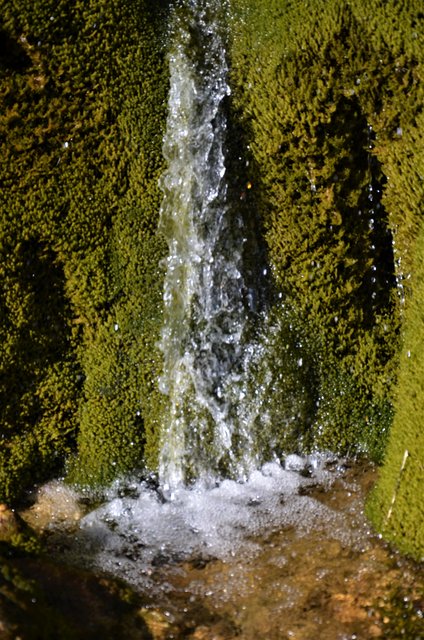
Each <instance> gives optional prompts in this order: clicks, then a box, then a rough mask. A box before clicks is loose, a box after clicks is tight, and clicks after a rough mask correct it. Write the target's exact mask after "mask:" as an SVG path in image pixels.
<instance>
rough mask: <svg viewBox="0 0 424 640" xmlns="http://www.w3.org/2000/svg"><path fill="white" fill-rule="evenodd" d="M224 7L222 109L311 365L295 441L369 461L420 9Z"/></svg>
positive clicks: (393, 296) (408, 233)
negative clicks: (302, 430)
mask: <svg viewBox="0 0 424 640" xmlns="http://www.w3.org/2000/svg"><path fill="white" fill-rule="evenodd" d="M231 4H232V7H233V11H234V13H235V17H234V24H233V34H234V37H233V39H232V44H231V58H232V84H233V86H234V92H233V103H232V109H233V111H234V113H235V114H236V115H235V116H234V118H238V120H239V122H241V123H242V124H241V127H242V128H243V129H244V131H245V132H246V133H245V140H244V141H243V142H245V143H246V139H247V142H248V145H249V148H246V146H245V153H246V155H247V156H249V157H250V160H251V162H250V171H251V178H250V179H251V181H252V183H253V185H254V189H255V192H256V193H255V202H256V204H257V206H258V209H259V213H260V218H261V226H262V229H263V233H264V236H265V239H266V242H267V246H268V257H269V261H270V263H271V265H272V272H273V276H274V283H275V285H276V287H277V288H278V290H279V291H280V293H281V294H282V296H281V298H280V299H281V300H282V304H280V303H276V304H275V303H274V306H276V307H277V310H276V313H277V315H278V313H284V312H283V307H284V308H287V307H289V308H291V309H292V310H293V313H294V315H295V316H296V318H297V332H298V343H300V344H302V345H303V351H304V353H305V357H306V358H307V360H308V361H309V362H310V366H309V374H308V375H309V379H310V388H311V400H312V399H313V397H312V394H314V395H315V402H310V407H315V408H314V409H313V410H312V414H311V415H310V417H309V420H308V421H307V422H306V425H307V427H306V429H307V433H306V434H305V440H304V441H305V442H309V443H310V444H311V443H312V445H313V446H318V447H321V448H322V447H324V448H331V449H333V450H339V451H341V452H344V453H346V452H350V453H353V452H354V451H358V450H359V451H366V452H368V453H370V454H371V455H372V456H373V457H374V458H376V459H379V458H381V455H382V451H383V450H384V442H385V438H386V436H387V433H388V430H389V427H390V424H391V419H392V413H393V411H392V396H393V389H394V383H395V380H396V364H397V361H396V354H397V350H398V344H399V342H398V340H399V338H398V336H399V327H400V323H401V310H400V307H401V301H400V296H399V289H398V286H397V281H398V282H399V280H400V279H402V277H403V276H405V275H407V273H406V272H405V271H404V269H406V266H405V265H407V263H408V260H409V258H408V255H409V252H411V251H413V243H414V238H415V237H416V228H417V224H419V219H420V212H421V203H420V197H419V194H420V192H421V181H420V177H419V176H420V175H422V173H420V170H419V169H418V168H417V166H416V160H417V148H418V146H419V145H417V143H418V141H419V140H420V137H419V136H420V134H419V129H418V123H419V122H420V119H421V117H422V116H421V112H422V107H421V105H422V95H421V93H422V88H421V86H420V85H419V78H420V69H421V66H420V65H421V64H422V63H421V59H422V54H421V52H420V48H419V46H418V44H417V38H418V32H417V30H416V26H415V27H414V26H413V25H414V24H415V25H416V24H417V20H419V6H418V3H416V2H410V3H406V4H405V5H402V7H398V6H397V5H396V3H385V2H380V1H378V0H375V1H374V2H371V3H363V2H361V1H360V0H358V1H355V2H352V3H349V5H346V3H343V2H337V1H336V2H331V3H326V2H321V1H320V0H311V1H310V2H302V3H299V2H286V3H284V6H282V5H281V3H280V2H273V1H272V0H267V1H263V2H257V3H251V2H247V1H246V0H233V2H232V3H231ZM316 16H319V28H317V22H316ZM395 25H397V26H395ZM414 29H415V30H414ZM399 33H401V34H402V37H399ZM413 141H415V147H414V142H413ZM393 236H395V243H394V244H395V249H396V254H395V255H394V253H393ZM399 258H400V262H401V263H402V267H401V268H399ZM279 305H280V307H279ZM278 307H279V308H280V311H278Z"/></svg>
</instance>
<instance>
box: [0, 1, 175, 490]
mask: <svg viewBox="0 0 424 640" xmlns="http://www.w3.org/2000/svg"><path fill="white" fill-rule="evenodd" d="M165 7H166V3H165V2H159V3H153V2H151V1H150V0H131V1H125V0H122V1H115V2H112V3H109V2H104V1H103V0H95V1H93V2H90V3H86V2H80V1H77V2H73V3H71V4H69V3H68V2H62V1H61V2H49V1H48V2H35V3H31V6H29V5H28V4H27V3H26V2H20V1H18V2H15V3H7V2H6V3H2V24H1V25H0V29H1V34H2V46H1V49H0V95H1V100H2V109H1V114H2V116H1V118H0V146H1V153H2V158H4V162H2V166H1V170H0V171H1V176H0V178H1V181H2V185H3V188H2V192H1V196H0V197H1V202H0V222H1V224H0V253H1V260H0V265H1V266H0V278H1V281H2V291H4V294H2V298H1V302H0V305H1V311H2V313H1V318H0V335H1V338H2V352H3V353H2V363H1V374H0V395H1V427H0V428H1V433H2V445H3V446H2V451H1V453H0V499H3V500H4V499H5V500H13V499H14V498H16V497H17V496H18V495H19V494H20V492H21V491H22V490H23V488H24V487H25V486H27V485H28V483H30V482H34V481H36V480H39V479H42V478H45V477H46V476H48V475H49V474H51V473H58V472H59V470H60V468H61V467H62V466H63V462H64V459H65V458H66V457H67V456H69V454H70V453H71V452H74V453H76V455H77V463H76V465H75V469H78V473H76V472H75V474H74V477H76V476H78V477H79V473H81V478H86V477H87V475H90V477H91V478H92V480H93V481H100V480H101V481H106V480H107V479H110V478H111V477H112V476H114V475H115V474H116V472H118V471H119V472H123V471H124V470H125V469H129V468H133V466H134V464H135V460H137V461H138V464H140V459H141V457H142V455H143V448H144V441H145V434H146V433H148V434H150V433H152V434H153V436H152V438H150V439H151V440H152V441H153V440H154V438H155V437H156V435H155V433H156V425H157V422H158V417H157V414H158V411H159V407H160V402H155V400H154V395H155V392H154V389H153V387H154V380H155V379H156V376H157V370H158V368H159V367H160V362H159V358H158V355H157V353H156V348H155V342H156V340H157V335H158V330H159V326H160V315H161V300H160V290H161V277H162V276H161V273H160V270H159V269H158V263H159V259H160V257H162V256H163V254H164V246H163V243H162V242H161V240H160V238H159V237H158V236H157V235H156V231H155V229H156V220H157V215H158V209H159V199H160V196H159V191H158V186H157V181H158V177H159V174H160V172H161V169H162V158H161V140H162V133H163V127H164V120H165V110H166V104H165V103H166V90H167V75H166V67H165V64H164V53H163V50H162V35H163V26H164V22H165V21H164V11H165ZM117 323H119V326H120V330H119V331H117V332H115V330H114V326H115V324H117ZM130 443H134V444H133V445H131V446H129V447H128V450H127V452H126V451H125V448H126V447H127V444H130ZM151 448H152V449H153V450H154V446H153V445H152V447H151ZM150 458H151V459H152V460H153V459H154V454H153V453H152V454H151V455H150Z"/></svg>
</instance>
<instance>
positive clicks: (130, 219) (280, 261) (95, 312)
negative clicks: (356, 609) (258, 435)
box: [0, 0, 424, 556]
mask: <svg viewBox="0 0 424 640" xmlns="http://www.w3.org/2000/svg"><path fill="white" fill-rule="evenodd" d="M420 4H421V3H420V2H419V1H418V0H406V1H404V2H402V3H399V2H397V1H395V0H371V1H370V0H352V1H351V2H349V3H346V2H344V1H343V0H331V1H330V2H329V1H326V0H302V1H301V0H285V1H284V2H283V1H281V0H254V1H253V0H229V7H230V11H229V14H228V15H229V16H231V17H230V18H229V38H230V42H229V57H230V64H231V75H230V82H231V85H232V97H231V99H230V113H229V116H230V120H229V133H230V138H229V149H230V150H233V151H234V150H237V158H234V157H232V159H231V162H230V163H229V175H230V176H231V180H232V184H231V185H230V188H229V193H231V194H233V195H234V194H235V197H236V198H238V197H239V196H240V207H242V208H243V210H244V211H245V216H246V218H247V224H248V227H249V228H251V229H255V230H256V231H255V232H257V233H259V234H260V235H261V236H262V239H263V244H264V247H265V252H266V254H267V260H268V262H269V264H270V265H271V272H272V282H271V283H268V286H269V290H268V291H267V295H266V296H264V297H265V298H267V300H268V305H269V306H270V317H271V318H272V319H273V320H272V323H271V324H272V327H273V335H272V337H271V338H270V339H269V345H271V351H272V350H274V351H272V354H271V360H272V367H271V368H272V369H273V371H272V376H273V378H272V380H271V383H269V382H268V384H269V386H270V389H271V390H272V392H273V394H272V398H271V399H269V400H268V405H267V407H266V410H267V411H269V413H270V415H271V416H275V418H276V420H275V422H273V425H274V426H273V429H274V432H273V433H272V434H268V433H263V434H262V444H261V446H262V445H263V447H264V448H265V449H266V448H267V447H270V444H269V443H270V442H271V440H272V446H275V447H276V448H277V450H279V451H286V450H288V448H291V449H295V448H298V449H302V448H303V449H311V448H314V447H319V448H330V449H333V450H336V451H340V452H343V453H355V452H365V453H367V454H370V455H371V456H372V457H374V458H375V459H380V458H381V456H382V453H383V451H384V447H385V443H386V439H387V435H388V432H389V429H390V426H391V423H392V417H393V397H394V395H396V403H395V408H396V416H395V422H394V428H393V435H392V438H391V440H390V445H389V449H388V453H387V462H386V466H385V467H384V469H385V470H384V471H383V472H382V478H381V482H380V484H379V486H378V488H377V490H376V492H375V494H374V498H373V502H372V505H373V506H372V513H373V517H374V519H375V521H376V522H377V523H378V524H379V526H380V527H382V528H384V529H385V531H387V533H388V535H389V536H390V535H391V536H392V537H393V539H395V540H396V541H400V544H401V546H402V545H403V548H404V549H405V550H407V551H408V550H409V551H411V552H413V553H414V554H415V555H416V556H417V555H419V553H421V551H419V549H421V547H422V524H421V523H420V521H419V517H421V516H422V511H419V507H418V506H417V508H416V510H415V511H413V510H412V511H411V513H412V514H415V515H412V516H411V518H412V519H410V520H408V523H409V524H408V531H407V533H408V535H410V536H411V540H415V542H411V543H405V544H403V542H402V541H404V540H405V539H406V537H405V532H404V531H403V529H402V525H401V523H402V522H405V521H406V520H405V518H403V515H402V514H403V513H405V509H407V507H406V506H405V505H406V504H407V502H408V501H410V500H411V497H410V496H409V494H408V491H409V489H407V486H406V485H405V486H404V485H403V483H404V482H408V483H410V484H411V486H415V485H414V484H413V483H414V482H417V481H420V478H421V476H420V475H419V474H420V473H421V471H422V467H421V466H420V464H419V462H418V460H419V459H420V455H421V459H422V458H423V457H424V456H423V451H422V449H423V444H422V439H421V440H420V427H419V425H420V421H419V420H418V419H417V420H416V422H415V423H414V421H413V420H412V422H410V423H408V421H407V420H406V418H404V417H403V416H407V415H408V416H409V415H410V414H411V412H412V410H413V411H415V412H416V413H417V412H418V410H417V409H416V407H418V406H419V402H420V401H421V400H420V398H421V396H420V393H421V391H420V389H421V387H420V385H421V382H420V375H421V374H420V365H419V357H418V351H419V343H418V342H417V343H416V349H415V350H413V349H411V348H410V347H409V346H408V345H409V344H410V343H411V344H412V342H414V341H415V340H417V341H418V340H419V337H420V336H421V332H420V331H421V330H420V322H421V319H420V318H421V317H420V311H419V309H420V302H421V300H422V295H423V293H422V292H421V289H420V287H421V284H420V282H421V276H420V272H419V265H420V260H421V257H424V256H423V251H424V248H423V243H422V241H421V240H418V241H417V237H418V232H419V230H420V229H421V228H422V211H423V205H422V202H423V175H424V168H423V139H422V135H423V134H422V131H423V124H424V122H423V112H422V105H423V89H422V75H423V53H422V52H423V50H424V49H423V42H422V40H423V35H422V21H423V14H422V9H421V6H420ZM166 5H167V2H166V1H165V0H162V1H161V2H155V1H154V0H111V1H106V0H89V1H83V0H73V1H72V2H69V1H68V0H55V1H54V2H53V0H44V1H43V2H41V0H35V1H34V2H32V3H28V2H26V1H25V0H15V1H14V2H12V1H11V0H0V9H1V12H0V15H1V23H0V36H1V37H0V99H1V110H0V145H1V157H2V163H1V165H0V180H1V185H2V188H1V191H0V252H1V259H0V281H1V286H2V290H1V296H0V337H1V349H2V359H1V365H0V366H1V369H0V407H1V409H0V410H1V427H0V428H1V436H2V447H1V449H0V499H1V500H13V499H14V498H16V497H17V496H18V495H19V494H20V493H21V492H22V490H23V489H24V488H25V487H26V486H27V485H28V484H29V483H31V482H34V481H36V480H39V479H42V478H44V477H46V476H47V475H49V474H50V473H58V472H60V470H62V469H63V463H64V460H65V459H66V460H68V462H69V461H70V462H69V468H68V474H69V476H70V478H72V479H73V480H76V481H78V482H87V481H89V482H101V483H104V482H107V481H109V480H110V479H112V478H113V477H115V476H116V475H117V474H119V473H122V472H125V471H127V470H129V469H134V468H135V467H137V466H139V465H140V464H141V462H140V461H141V460H142V459H143V458H144V461H145V463H146V464H147V465H148V466H149V467H150V468H155V465H156V460H157V448H158V444H157V443H158V435H159V430H160V416H161V411H162V404H163V398H162V397H161V396H160V394H158V392H157V387H156V380H157V376H158V372H159V369H160V366H161V365H160V357H159V355H158V352H157V347H156V343H157V338H158V332H159V327H160V323H161V308H162V302H161V295H162V294H161V290H162V276H163V274H162V272H161V267H160V259H161V257H163V255H164V253H165V245H164V242H163V241H162V239H161V237H160V236H159V235H158V234H157V231H156V229H157V220H158V211H159V205H160V193H159V189H158V178H159V175H160V174H161V172H162V170H163V160H162V155H161V145H162V136H163V131H164V125H165V118H166V98H167V89H168V79H167V73H168V72H167V65H166V60H165V49H166V35H165V24H166V10H167V8H166ZM233 155H234V154H233ZM247 184H248V187H247ZM240 194H241V195H240ZM249 217H251V220H248V218H249ZM260 246H262V242H261V241H258V247H260ZM261 264H262V263H261ZM414 265H415V266H414ZM262 266H263V265H262ZM261 268H262V267H261ZM410 275H411V277H409V276H410ZM403 335H405V340H404V342H405V345H404V350H406V351H405V352H407V351H411V358H407V359H405V358H406V357H405V355H403V356H400V361H401V368H400V377H399V382H398V383H397V371H398V362H399V345H400V344H402V339H403ZM414 344H415V343H414ZM414 353H416V354H417V355H416V357H415V355H413V354H414ZM280 369H284V371H280ZM261 375H263V376H264V377H265V378H266V377H267V375H268V373H267V372H266V371H265V372H263V371H259V372H258V376H261ZM277 380H279V381H280V382H278V383H277V382H276V381H277ZM411 380H413V381H414V382H411ZM255 382H256V381H255ZM274 383H275V384H274ZM415 384H416V385H418V386H416V387H414V385H415ZM287 389H289V390H290V393H287ZM396 390H397V391H396ZM395 391H396V394H395ZM290 394H291V395H292V396H293V399H290V398H289V399H288V396H289V395H290ZM282 413H284V414H285V413H287V416H288V418H287V419H280V420H278V418H279V416H280V417H281V415H282ZM408 424H410V426H408ZM414 425H415V426H414ZM415 429H416V431H415ZM401 434H402V435H401ZM398 443H402V445H401V446H400V444H398ZM404 450H408V453H409V455H408V457H407V463H406V466H405V468H404V469H403V470H402V473H401V476H400V480H399V472H398V470H397V469H399V468H400V463H401V462H402V460H401V459H400V458H402V456H403V455H404ZM398 463H399V464H398ZM420 470H421V471H420ZM393 485H395V488H394V486H393ZM403 487H404V488H403ZM393 492H395V493H396V500H395V504H394V507H393V509H392V514H391V515H390V518H387V511H388V507H387V505H388V503H389V501H390V500H392V496H393ZM414 504H415V503H414ZM408 508H409V507H408ZM396 514H397V515H396ZM416 514H421V515H416ZM384 518H385V520H384ZM414 527H415V529H414ZM418 530H419V531H420V532H421V533H419V534H418V533H416V534H413V531H418ZM420 536H421V537H420Z"/></svg>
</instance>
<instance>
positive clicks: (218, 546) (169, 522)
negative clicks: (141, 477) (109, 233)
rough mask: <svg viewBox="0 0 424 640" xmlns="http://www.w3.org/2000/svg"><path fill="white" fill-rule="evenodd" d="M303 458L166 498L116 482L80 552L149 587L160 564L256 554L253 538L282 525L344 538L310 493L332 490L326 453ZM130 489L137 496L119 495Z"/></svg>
mask: <svg viewBox="0 0 424 640" xmlns="http://www.w3.org/2000/svg"><path fill="white" fill-rule="evenodd" d="M300 460H302V461H303V467H302V472H301V473H299V472H297V471H289V470H287V469H284V468H283V467H282V466H280V465H279V464H278V463H268V464H266V465H264V466H263V467H262V469H261V470H258V471H254V472H253V473H252V474H251V475H250V477H249V479H248V481H247V482H245V483H239V482H235V481H233V480H224V481H223V482H221V483H220V484H219V485H218V486H214V487H212V488H205V486H204V484H201V483H198V484H195V485H194V486H192V487H191V488H183V487H181V488H178V489H176V490H175V491H174V492H173V494H172V499H169V500H164V498H163V495H162V494H161V493H160V491H157V490H155V489H152V488H151V487H150V488H149V487H148V486H147V485H146V484H145V483H141V484H138V485H137V484H134V483H133V484H127V485H126V486H123V485H120V486H119V485H116V487H115V495H114V496H112V495H111V496H110V500H109V501H108V502H107V503H105V504H104V505H102V506H101V507H99V508H97V509H95V510H94V511H92V512H91V513H89V514H88V515H87V516H85V517H84V518H83V519H82V521H81V526H80V532H79V535H78V536H77V537H78V539H79V544H80V545H82V547H81V551H82V550H83V549H85V553H87V550H89V552H90V554H91V557H92V564H93V565H94V566H97V567H99V568H101V569H103V570H106V571H110V572H112V573H114V574H117V575H119V576H120V577H122V578H124V579H125V580H127V581H128V582H130V583H132V584H134V585H135V586H139V587H143V588H146V586H147V584H148V582H147V583H146V580H147V581H148V576H149V575H150V574H151V572H152V567H154V566H157V565H158V564H165V563H174V562H180V561H184V560H198V559H199V558H203V559H211V558H219V559H221V560H224V561H225V560H227V559H230V558H232V557H234V556H235V555H237V554H238V553H239V552H240V551H242V553H243V557H246V556H251V557H254V556H255V555H256V554H257V553H258V552H259V550H260V545H259V543H258V542H257V540H255V538H257V537H258V536H260V535H263V533H264V532H267V533H271V532H272V531H273V530H276V529H280V528H282V527H287V526H291V527H295V528H296V530H297V531H298V533H299V535H302V534H303V533H305V532H307V531H309V530H311V529H319V528H320V527H323V528H324V527H325V528H326V529H330V530H331V532H332V535H333V536H334V537H335V538H337V537H338V538H339V539H343V538H345V537H346V536H347V535H349V534H348V532H347V531H346V527H345V525H344V523H343V520H342V516H341V514H339V513H337V512H336V511H334V510H332V509H331V508H329V507H328V506H326V505H324V504H322V503H321V502H318V501H317V500H315V499H313V498H311V497H309V496H308V495H305V494H306V493H307V490H308V488H311V487H312V486H313V485H316V484H318V483H319V484H321V485H324V486H325V487H327V486H329V485H330V484H331V482H332V481H333V480H334V479H335V477H336V476H335V475H334V473H330V472H329V471H327V470H326V462H327V458H326V457H325V456H322V457H321V458H318V457H316V456H315V457H314V458H301V459H299V460H298V462H299V463H300ZM305 470H308V472H309V475H307V476H306V473H305ZM305 490H306V491H305ZM125 491H130V492H131V493H132V496H131V497H120V495H119V494H122V493H125ZM134 494H136V495H134Z"/></svg>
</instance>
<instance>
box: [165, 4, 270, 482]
mask: <svg viewBox="0 0 424 640" xmlns="http://www.w3.org/2000/svg"><path fill="white" fill-rule="evenodd" d="M223 12H225V3H222V2H218V0H209V1H208V2H205V0H192V1H191V2H187V3H181V4H179V5H178V7H177V9H176V11H175V16H174V28H173V35H172V40H173V44H172V46H171V54H170V56H169V65H170V94H169V105H168V120H167V130H166V135H165V139H164V147H163V153H164V156H165V158H166V160H167V165H168V167H167V170H166V172H165V175H164V176H163V179H162V181H161V188H162V191H163V202H162V207H161V213H160V229H161V231H162V233H163V234H164V236H165V238H166V240H167V243H168V249H169V253H168V257H167V258H166V261H165V268H166V275H165V285H164V323H163V329H162V335H161V340H160V345H159V346H160V348H161V350H162V352H163V360H164V368H163V374H162V376H161V379H160V382H159V385H160V389H161V390H162V391H163V393H165V394H166V395H167V396H168V400H169V403H168V412H167V415H166V416H165V418H164V423H165V424H164V428H163V433H162V441H161V454H160V465H159V475H160V479H161V483H162V485H163V486H166V487H169V488H170V489H171V490H173V489H174V488H175V487H178V486H179V485H181V484H184V483H186V482H187V481H191V480H193V479H196V478H199V477H209V478H215V477H217V476H220V475H222V474H224V475H228V476H232V477H245V476H246V474H247V473H248V472H249V471H250V470H251V469H252V468H254V467H255V465H256V464H257V463H256V460H254V455H253V453H252V442H251V440H252V429H251V424H252V422H253V421H254V419H255V418H256V416H257V415H258V413H259V409H260V406H258V404H257V401H256V404H254V402H253V400H251V401H249V400H248V398H247V396H246V385H247V378H248V371H249V367H250V365H251V358H250V354H251V353H252V350H251V349H249V340H250V341H251V337H250V338H249V336H248V334H249V327H251V324H252V320H253V312H252V311H251V309H252V306H254V305H252V300H253V299H254V298H255V297H257V295H256V294H255V291H253V290H252V289H250V290H249V288H248V287H247V286H246V283H245V279H244V276H243V271H244V265H243V246H244V243H243V242H241V241H240V239H241V238H243V236H244V235H245V233H244V222H243V219H242V217H241V215H240V213H239V212H238V211H237V209H236V208H234V207H232V206H230V204H229V202H228V198H227V193H228V184H227V170H226V136H227V117H226V99H227V97H228V95H229V94H230V88H229V85H228V82H227V73H228V65H227V61H226V50H225V34H224V29H223V25H222V20H221V15H222V13H223Z"/></svg>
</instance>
